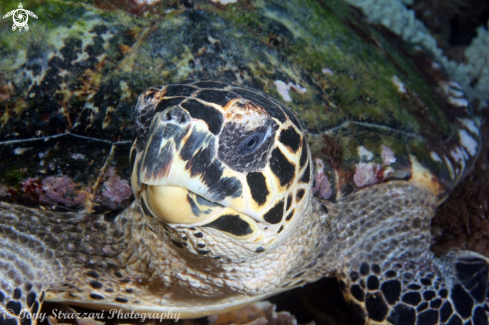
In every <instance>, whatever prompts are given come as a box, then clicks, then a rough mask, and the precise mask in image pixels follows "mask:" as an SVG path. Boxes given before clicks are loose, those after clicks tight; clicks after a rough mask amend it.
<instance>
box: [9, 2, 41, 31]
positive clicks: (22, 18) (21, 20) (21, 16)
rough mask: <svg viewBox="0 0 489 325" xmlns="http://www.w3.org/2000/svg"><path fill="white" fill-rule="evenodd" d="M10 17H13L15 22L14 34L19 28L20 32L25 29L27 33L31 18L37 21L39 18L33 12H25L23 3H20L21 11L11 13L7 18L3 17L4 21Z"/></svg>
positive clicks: (13, 26) (16, 10)
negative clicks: (28, 22)
mask: <svg viewBox="0 0 489 325" xmlns="http://www.w3.org/2000/svg"><path fill="white" fill-rule="evenodd" d="M10 16H12V18H13V20H14V24H13V25H12V30H13V31H14V32H15V30H16V29H17V28H18V29H19V32H20V31H21V30H22V28H24V29H25V30H26V31H28V30H29V25H27V21H28V20H29V16H31V17H33V18H36V19H37V16H36V15H35V14H34V13H33V12H32V11H29V10H25V9H24V8H23V7H22V3H19V9H15V10H12V11H9V12H8V13H7V14H6V15H5V16H3V19H5V18H8V17H10Z"/></svg>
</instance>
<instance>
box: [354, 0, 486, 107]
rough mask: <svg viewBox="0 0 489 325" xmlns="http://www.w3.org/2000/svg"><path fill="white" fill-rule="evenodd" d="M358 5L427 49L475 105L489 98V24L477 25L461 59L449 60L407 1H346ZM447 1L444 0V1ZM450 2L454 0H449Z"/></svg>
mask: <svg viewBox="0 0 489 325" xmlns="http://www.w3.org/2000/svg"><path fill="white" fill-rule="evenodd" d="M345 1H346V2H348V3H350V4H352V5H354V6H355V7H358V8H360V9H361V10H362V11H363V12H364V13H365V14H366V15H367V16H368V18H369V19H370V20H371V21H372V22H374V23H378V24H381V25H383V26H385V27H387V28H388V29H390V30H391V31H393V32H394V33H396V34H398V35H399V36H401V37H402V38H403V39H404V40H405V41H407V42H410V43H414V44H416V45H419V46H420V47H421V48H423V49H425V50H426V51H428V52H429V53H430V54H431V55H432V56H433V58H434V60H435V61H437V62H439V63H440V64H441V65H442V66H443V67H444V68H445V70H446V71H447V72H448V73H449V74H450V76H451V78H453V79H454V80H456V81H458V82H459V83H460V84H461V85H462V86H463V88H464V89H465V91H466V92H467V95H468V97H469V99H470V100H471V101H472V103H473V105H474V106H475V107H476V108H481V107H484V106H486V105H487V104H488V99H489V57H488V56H487V49H488V48H489V32H488V25H487V22H486V25H484V26H481V27H478V28H477V37H475V38H474V39H473V40H472V42H471V44H470V45H469V46H467V47H466V48H465V51H464V62H457V61H454V60H450V59H449V58H448V57H447V56H446V53H444V51H443V50H442V49H440V47H439V45H438V43H437V40H436V39H435V38H434V37H433V36H432V34H431V31H430V30H429V29H428V28H427V27H426V26H425V25H424V24H423V22H421V21H420V20H418V19H417V18H416V15H415V12H414V10H410V9H408V7H407V6H406V5H411V4H414V3H413V1H407V0H345ZM443 2H446V1H443ZM452 2H453V1H452Z"/></svg>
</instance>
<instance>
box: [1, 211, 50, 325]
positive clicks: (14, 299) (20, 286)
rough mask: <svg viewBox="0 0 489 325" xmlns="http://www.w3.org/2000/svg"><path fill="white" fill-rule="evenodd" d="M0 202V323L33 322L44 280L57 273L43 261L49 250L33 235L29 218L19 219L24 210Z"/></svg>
mask: <svg viewBox="0 0 489 325" xmlns="http://www.w3.org/2000/svg"><path fill="white" fill-rule="evenodd" d="M0 205H1V206H0V211H1V212H2V213H1V215H2V218H1V220H0V234H1V236H0V279H1V282H0V324H8V325H16V324H19V325H20V324H22V325H35V324H36V323H37V320H39V317H38V316H39V314H38V313H39V311H40V309H41V305H42V303H43V301H44V296H45V292H44V290H45V284H44V283H43V282H44V281H45V280H46V279H47V278H52V279H54V278H56V276H57V274H56V272H53V270H52V268H51V263H48V262H47V261H46V258H49V257H50V255H49V254H50V252H48V250H46V249H45V247H44V245H42V243H41V242H40V240H39V238H36V237H35V236H33V234H34V233H35V232H36V229H34V228H33V227H32V225H31V224H29V221H32V219H30V220H29V218H28V217H26V218H24V220H22V218H19V215H20V216H22V212H23V211H15V212H13V211H9V210H8V209H7V208H6V206H7V205H4V204H3V203H2V204H0ZM20 210H22V209H20ZM9 212H12V213H9ZM32 218H35V216H32ZM29 228H30V229H29ZM29 231H30V233H29ZM51 253H52V252H51Z"/></svg>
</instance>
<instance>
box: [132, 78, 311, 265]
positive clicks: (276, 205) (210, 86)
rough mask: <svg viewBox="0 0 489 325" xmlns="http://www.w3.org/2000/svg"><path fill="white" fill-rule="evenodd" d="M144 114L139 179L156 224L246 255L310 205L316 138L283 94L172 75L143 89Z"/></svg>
mask: <svg viewBox="0 0 489 325" xmlns="http://www.w3.org/2000/svg"><path fill="white" fill-rule="evenodd" d="M136 115H137V116H136V129H137V130H136V133H137V138H136V141H135V143H134V145H133V150H132V152H131V168H132V175H131V183H132V188H133V191H134V194H135V196H136V198H137V199H138V200H139V202H140V206H141V210H142V213H143V214H144V215H145V217H146V218H147V219H148V221H149V224H150V226H151V227H152V229H153V231H155V232H156V233H158V234H159V235H162V236H165V235H166V236H170V239H171V241H172V242H173V244H174V245H176V246H177V247H178V248H181V249H183V250H185V251H187V252H188V253H189V254H191V255H194V256H198V257H199V258H212V259H215V260H221V259H223V260H243V259H246V258H247V257H253V256H256V254H259V253H262V252H265V251H267V250H269V249H271V248H273V247H274V246H275V245H278V244H280V243H281V242H282V241H283V240H286V238H288V237H290V233H292V232H293V229H294V226H296V225H297V222H298V219H300V216H302V217H304V216H305V215H306V214H305V213H303V210H304V209H306V208H307V207H308V204H307V201H308V200H309V199H310V192H311V186H312V180H311V167H310V161H311V159H310V157H309V156H310V154H309V149H308V145H307V139H306V136H305V133H304V131H303V130H302V127H301V125H300V123H299V122H298V120H297V119H296V117H295V116H294V115H293V113H292V112H290V111H289V110H288V109H287V108H286V107H284V106H283V105H282V104H281V103H280V102H279V101H277V100H276V99H274V98H273V97H271V96H269V95H266V94H264V93H262V92H259V91H255V90H251V89H247V88H244V87H238V86H234V85H229V84H225V83H220V82H210V81H201V82H194V83H187V84H172V85H166V86H162V87H156V88H150V89H148V90H147V91H145V92H144V93H142V94H141V95H140V97H139V100H138V104H137V108H136ZM229 247H232V249H230V248H229Z"/></svg>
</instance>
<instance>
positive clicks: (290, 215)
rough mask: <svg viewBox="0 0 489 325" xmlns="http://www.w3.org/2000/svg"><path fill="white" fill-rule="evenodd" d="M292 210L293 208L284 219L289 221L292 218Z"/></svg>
mask: <svg viewBox="0 0 489 325" xmlns="http://www.w3.org/2000/svg"><path fill="white" fill-rule="evenodd" d="M294 212H295V210H292V211H290V213H289V214H288V215H287V217H286V218H285V221H290V219H292V217H293V216H294Z"/></svg>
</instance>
